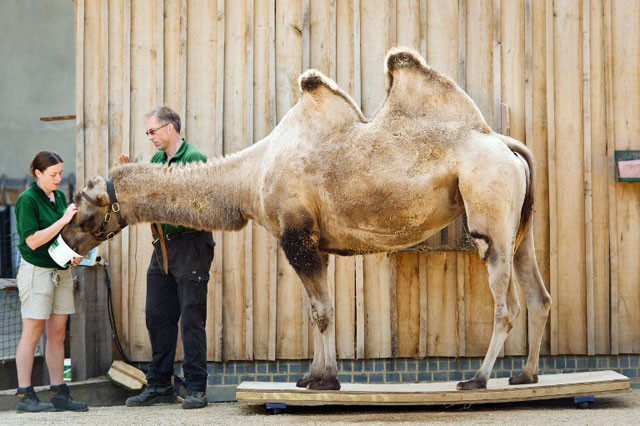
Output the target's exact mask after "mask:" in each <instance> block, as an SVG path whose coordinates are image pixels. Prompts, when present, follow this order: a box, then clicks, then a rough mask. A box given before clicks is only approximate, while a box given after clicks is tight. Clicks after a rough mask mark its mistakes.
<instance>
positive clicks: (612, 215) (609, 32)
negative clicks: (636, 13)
mask: <svg viewBox="0 0 640 426" xmlns="http://www.w3.org/2000/svg"><path fill="white" fill-rule="evenodd" d="M611 8H612V5H611V1H609V0H607V1H605V2H604V40H605V42H604V44H605V45H604V53H605V90H606V96H605V99H606V123H607V124H606V126H607V155H608V164H609V172H608V180H609V185H608V195H609V268H610V269H609V277H610V278H609V279H610V282H609V288H610V290H609V291H610V296H609V300H610V303H611V306H610V312H611V313H610V316H611V320H610V321H611V324H610V327H611V350H610V353H611V354H612V355H617V354H618V352H619V339H618V328H619V327H618V326H619V324H618V297H619V296H618V232H617V230H618V226H617V223H618V213H617V209H616V200H617V198H616V182H615V167H616V163H615V157H614V156H615V149H616V148H615V129H614V124H615V123H614V118H613V112H614V111H613V97H614V93H613V42H612V38H613V27H612V23H611Z"/></svg>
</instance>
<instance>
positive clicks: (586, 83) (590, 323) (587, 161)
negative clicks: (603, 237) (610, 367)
mask: <svg viewBox="0 0 640 426" xmlns="http://www.w3.org/2000/svg"><path fill="white" fill-rule="evenodd" d="M590 14H591V1H590V0H583V3H582V114H583V121H582V125H583V131H584V235H585V250H586V254H585V255H586V259H585V260H586V262H585V266H586V268H585V269H586V270H585V275H586V281H587V318H586V320H587V354H588V355H595V354H596V336H595V305H594V299H593V297H594V296H593V279H594V269H593V199H592V198H593V191H592V182H591V57H590V44H591V37H590V28H589V27H590V25H591V19H590Z"/></svg>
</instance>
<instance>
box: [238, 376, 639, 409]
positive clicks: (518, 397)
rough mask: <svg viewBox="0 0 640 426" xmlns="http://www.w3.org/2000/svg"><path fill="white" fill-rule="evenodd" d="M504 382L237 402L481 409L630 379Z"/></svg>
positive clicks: (357, 388) (589, 391)
mask: <svg viewBox="0 0 640 426" xmlns="http://www.w3.org/2000/svg"><path fill="white" fill-rule="evenodd" d="M508 380H509V379H507V378H504V379H491V380H489V386H488V388H487V389H485V390H480V391H459V390H456V383H458V382H457V381H456V382H432V383H398V384H372V383H344V384H342V389H341V390H339V391H314V390H307V389H301V388H296V386H295V383H266V382H242V383H241V384H240V385H239V386H238V388H237V389H236V398H237V399H238V402H240V403H245V404H263V403H275V402H280V403H285V404H287V405H441V404H483V403H495V402H515V401H528V400H538V399H552V398H568V397H573V396H579V395H599V394H609V393H618V392H629V391H630V390H631V388H630V383H629V378H628V377H626V376H623V375H622V374H618V373H616V372H615V371H610V370H607V371H594V372H585V373H568V374H546V375H541V376H539V381H538V383H536V384H530V385H515V386H510V385H509V383H508Z"/></svg>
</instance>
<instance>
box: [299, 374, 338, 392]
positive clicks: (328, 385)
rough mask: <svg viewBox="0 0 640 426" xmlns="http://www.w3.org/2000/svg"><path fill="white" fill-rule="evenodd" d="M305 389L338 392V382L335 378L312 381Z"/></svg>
mask: <svg viewBox="0 0 640 426" xmlns="http://www.w3.org/2000/svg"><path fill="white" fill-rule="evenodd" d="M307 389H312V390H340V382H339V381H338V379H336V378H335V377H333V378H327V379H325V378H322V379H320V380H317V381H316V380H314V381H313V382H311V383H309V386H307Z"/></svg>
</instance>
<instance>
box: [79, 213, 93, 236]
mask: <svg viewBox="0 0 640 426" xmlns="http://www.w3.org/2000/svg"><path fill="white" fill-rule="evenodd" d="M95 224H96V221H95V219H94V218H93V216H89V217H88V218H87V219H85V220H83V221H82V223H81V224H80V229H82V230H83V231H85V232H89V231H92V230H93V228H94V227H95Z"/></svg>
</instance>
